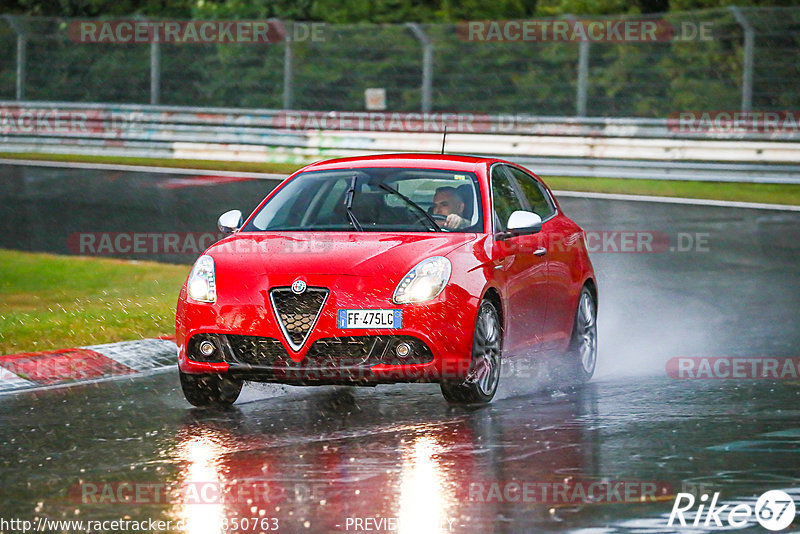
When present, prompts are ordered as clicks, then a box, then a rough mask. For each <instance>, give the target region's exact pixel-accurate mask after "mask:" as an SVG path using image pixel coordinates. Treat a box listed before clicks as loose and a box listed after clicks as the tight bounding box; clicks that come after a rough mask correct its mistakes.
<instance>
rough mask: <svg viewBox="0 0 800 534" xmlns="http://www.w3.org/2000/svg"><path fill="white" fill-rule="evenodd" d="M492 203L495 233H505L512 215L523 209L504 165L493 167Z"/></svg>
mask: <svg viewBox="0 0 800 534" xmlns="http://www.w3.org/2000/svg"><path fill="white" fill-rule="evenodd" d="M492 202H493V203H494V206H493V210H494V211H493V217H494V230H495V232H498V231H499V232H502V231H504V230H505V229H506V223H508V218H509V217H510V216H511V214H512V213H514V212H515V211H517V210H521V209H523V208H522V204H521V203H520V201H519V198H518V197H517V193H516V192H515V191H514V186H512V185H511V180H509V177H508V175H507V174H506V173H505V171H504V170H503V166H502V165H495V166H494V167H492Z"/></svg>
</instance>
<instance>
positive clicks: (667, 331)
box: [0, 166, 800, 533]
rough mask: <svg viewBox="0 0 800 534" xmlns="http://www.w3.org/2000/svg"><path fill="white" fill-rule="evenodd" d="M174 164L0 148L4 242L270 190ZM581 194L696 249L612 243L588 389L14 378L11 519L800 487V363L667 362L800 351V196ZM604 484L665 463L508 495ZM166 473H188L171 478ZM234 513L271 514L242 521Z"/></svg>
mask: <svg viewBox="0 0 800 534" xmlns="http://www.w3.org/2000/svg"><path fill="white" fill-rule="evenodd" d="M81 176H82V178H81ZM177 178H180V179H181V180H183V182H185V181H186V180H185V177H176V176H172V175H144V174H141V173H139V174H136V175H133V176H129V175H126V174H125V173H120V172H114V173H111V172H109V171H80V173H76V172H75V171H64V170H61V171H57V170H53V169H49V170H45V171H43V170H42V169H35V168H30V167H21V166H14V167H11V168H10V167H8V166H3V167H0V183H3V184H4V187H3V188H0V190H2V192H1V193H0V196H2V197H3V198H2V199H0V200H2V205H3V216H2V217H0V224H2V225H3V228H2V230H3V231H2V232H0V234H2V241H0V246H3V247H9V248H22V249H28V250H31V249H33V250H54V251H60V252H66V251H67V248H64V249H62V250H59V249H58V247H59V246H64V247H65V245H64V243H65V239H66V238H67V237H68V236H69V235H70V234H71V233H74V232H97V231H107V232H120V231H133V230H135V231H148V229H149V230H150V231H173V230H180V231H197V232H201V231H207V230H209V231H213V227H214V224H215V220H216V216H217V215H218V214H219V212H221V211H223V210H225V209H229V208H233V207H240V208H243V209H245V210H246V209H250V208H252V207H253V206H254V205H255V204H256V203H257V201H258V200H260V198H261V197H262V196H263V193H264V191H265V189H269V187H265V183H263V182H259V181H256V180H252V181H242V182H229V183H220V184H217V185H207V184H206V185H200V184H199V183H198V184H194V185H192V184H191V183H190V184H189V185H184V186H180V187H172V188H170V187H166V186H164V185H159V184H164V183H169V182H168V181H169V180H176V179H177ZM190 182H191V181H190ZM9 183H10V184H11V186H9V185H8V184H9ZM173 183H176V182H173ZM37 184H38V185H37ZM132 184H135V185H136V187H135V188H134V187H132ZM56 188H62V189H60V190H59V193H58V194H56V193H55V192H54V191H55V190H56ZM86 191H90V192H91V193H86V194H85V195H81V194H80V193H82V192H86ZM109 196H112V197H114V198H117V199H118V200H116V201H115V202H116V204H114V205H113V206H105V205H104V203H103V199H104V198H106V199H107V198H108V197H109ZM561 203H562V207H563V208H564V210H565V211H566V212H567V214H568V215H570V216H571V217H572V218H574V219H575V220H576V221H577V222H579V223H580V224H581V225H583V226H584V228H586V229H587V230H590V231H600V230H612V231H619V230H629V231H653V232H664V233H666V234H668V235H669V236H670V240H671V246H672V247H673V248H680V247H681V246H684V245H686V248H689V249H690V250H687V251H684V252H680V251H678V250H673V251H669V250H665V251H663V252H659V253H615V252H608V251H602V250H600V251H597V252H596V253H594V254H593V261H594V264H595V269H596V271H597V273H598V282H599V286H600V317H599V321H598V326H599V335H600V351H599V367H598V371H597V374H596V378H595V379H594V380H593V381H592V382H591V383H590V384H589V385H588V386H586V387H583V388H580V389H578V390H577V391H573V390H571V389H569V388H565V387H563V386H562V385H560V384H558V383H555V382H553V381H552V380H550V378H549V371H548V364H545V365H542V366H540V367H538V368H537V369H536V373H533V374H524V375H520V374H517V375H515V374H514V373H507V374H506V375H505V376H504V377H503V381H502V383H501V391H500V392H499V394H498V397H497V398H496V399H495V401H494V402H493V403H492V404H491V405H490V406H489V407H487V408H484V409H480V410H474V411H468V410H464V409H456V408H449V407H448V406H447V405H446V404H445V403H444V401H443V400H442V398H441V395H440V394H439V391H438V387H437V386H435V385H397V386H379V387H377V388H365V389H349V388H332V387H325V388H290V387H280V386H263V385H257V386H248V387H247V388H246V390H245V392H244V393H243V398H242V399H241V400H240V402H239V403H237V405H235V407H234V408H233V409H232V410H230V411H223V412H215V411H203V410H195V409H191V408H190V407H189V405H188V404H187V403H186V402H185V401H184V400H183V397H182V394H181V392H180V390H179V386H178V384H177V376H176V375H175V374H174V373H166V374H159V375H153V376H140V377H136V378H133V379H119V380H114V381H109V382H102V383H96V384H91V385H84V386H78V387H72V388H66V389H59V390H49V391H40V392H33V393H23V394H18V395H7V396H3V397H0V473H1V474H2V484H0V519H6V520H7V519H10V518H18V519H23V520H25V519H27V520H34V519H35V518H39V517H47V518H64V519H73V520H76V519H82V520H105V519H108V520H111V519H124V518H129V519H135V520H144V519H154V520H155V519H163V520H173V521H184V524H183V526H185V527H186V528H185V529H186V531H188V532H192V533H195V532H197V533H199V532H224V531H227V532H234V531H236V532H260V531H261V530H265V531H268V530H267V529H266V528H263V527H274V526H275V523H274V522H272V521H271V520H272V519H276V520H277V526H278V530H277V531H278V532H395V531H400V532H414V533H422V532H470V533H472V532H491V531H494V532H537V531H575V532H577V531H581V532H592V533H605V532H608V533H611V532H666V531H672V530H674V531H676V532H687V531H689V530H688V529H683V530H681V529H671V528H669V527H667V526H666V525H667V517H666V515H668V514H669V512H670V510H671V509H672V504H673V500H674V499H673V497H672V495H674V494H675V493H676V492H679V491H682V490H692V491H696V492H698V494H699V493H702V492H706V493H713V492H717V491H718V492H720V493H721V495H720V501H721V502H722V501H725V502H729V501H737V500H741V499H745V500H747V499H751V498H752V497H754V496H758V495H759V494H761V493H762V492H764V491H767V490H771V489H781V488H783V489H790V488H794V491H797V488H800V408H799V407H798V400H800V381H796V380H795V381H793V380H784V381H774V380H750V381H747V380H736V381H733V380H675V379H672V378H669V377H668V376H667V374H666V367H665V366H666V362H667V361H668V360H669V359H670V358H675V357H683V356H692V357H717V356H724V357H794V358H796V357H798V356H800V354H798V352H800V350H799V348H800V328H798V327H797V317H796V316H797V311H798V308H799V306H798V303H799V302H800V276H799V275H800V266H798V258H800V250H799V249H800V245H798V242H797V237H798V236H800V214H798V213H782V212H770V211H759V210H738V209H727V208H709V207H700V206H676V205H668V204H651V203H638V202H619V201H601V200H582V199H572V198H564V199H561ZM188 204H190V205H188ZM10 206H12V207H13V208H10ZM21 221H24V222H26V223H28V224H25V225H24V226H20V222H21ZM139 229H143V230H139ZM681 236H682V237H681ZM689 236H693V237H692V240H693V241H694V246H692V247H689V246H688V245H687V243H688V241H689V240H690V237H689ZM698 238H699V239H700V241H701V242H702V245H700V246H699V247H698V246H697V239H698ZM193 259H194V258H193V257H182V258H175V259H173V261H178V260H179V261H183V262H186V263H189V262H191V261H192V260H193ZM176 292H177V289H176ZM595 481H604V482H605V483H606V486H613V484H615V483H620V482H622V483H623V484H626V485H629V486H631V487H634V488H635V487H642V486H641V485H642V484H653V487H655V488H657V490H656V492H655V493H656V496H657V497H658V499H657V500H656V501H655V502H645V503H641V502H623V503H620V502H616V501H618V500H620V499H615V498H614V497H615V496H614V495H613V494H611V495H610V496H609V499H610V500H611V501H615V502H606V500H602V499H601V502H596V503H587V502H585V501H582V500H581V499H579V498H576V494H574V493H571V494H569V496H568V498H567V499H556V501H557V502H553V499H549V500H548V499H541V498H539V499H537V498H536V496H535V495H534V496H528V498H520V495H519V494H518V493H514V492H513V491H512V492H511V493H510V494H508V495H503V493H502V491H503V489H508V488H513V487H514V486H513V484H515V483H516V484H528V485H529V486H530V485H534V484H538V485H539V487H541V486H547V487H554V486H553V485H554V484H556V483H564V484H567V485H568V487H569V488H576V487H586V486H587V484H589V483H590V482H595ZM126 483H129V484H132V486H130V487H134V488H137V489H138V490H139V491H140V492H141V493H140V495H138V497H133V498H132V500H133V501H135V502H119V500H120V498H123V500H125V499H124V498H125V497H130V492H128V491H127V488H128V486H125V484H126ZM163 484H166V485H169V486H170V487H173V488H175V487H182V488H184V493H183V494H169V495H167V496H165V495H164V494H163V492H161V491H160V488H161V485H163ZM637 484H638V485H639V486H637ZM209 487H211V488H214V487H216V488H219V487H222V488H223V489H224V491H225V492H226V493H225V495H226V497H225V498H224V499H222V501H223V502H220V499H213V495H212V496H211V497H212V498H210V499H205V501H207V500H211V501H213V502H211V503H207V502H205V501H204V499H203V498H199V499H196V498H194V494H193V493H192V490H196V491H202V490H203V489H206V490H207V489H208V488H209ZM648 487H649V486H648ZM496 489H499V490H500V493H497V491H496ZM539 495H540V494H539ZM207 496H208V495H207ZM795 497H796V501H797V502H798V504H799V505H800V498H798V496H797V495H796V494H795ZM165 499H166V500H167V502H164V500H165ZM542 500H544V501H545V502H539V501H542ZM633 500H634V501H635V498H634V499H633ZM93 501H101V502H93ZM155 501H158V502H155ZM751 504H752V503H751ZM665 514H666V515H665ZM233 518H239V520H242V519H243V518H249V519H250V518H257V519H258V527H259V528H253V526H254V525H250V524H248V528H246V529H245V528H242V527H243V526H244V525H243V524H242V523H240V524H239V525H238V526H239V527H240V528H239V529H238V530H236V529H233V528H231V527H233V524H232V519H233ZM263 519H269V520H270V521H267V522H266V523H264V522H263ZM368 519H371V521H367V520H368ZM358 520H360V521H361V522H360V523H359V522H357V521H358ZM254 523H255V521H254ZM1 526H2V525H1V524H0V527H1ZM226 527H227V529H226ZM359 527H360V528H359ZM0 530H4V529H3V528H0ZM172 530H175V528H174V527H173V528H172ZM748 530H752V531H753V532H766V531H765V530H764V529H763V528H762V527H760V526H757V525H756V526H752V527H751V528H749V529H748ZM789 530H791V528H790V529H789ZM5 531H6V532H13V531H14V530H13V529H5ZM128 531H130V530H128ZM273 531H274V530H273ZM693 531H694V532H697V531H698V529H695V530H693Z"/></svg>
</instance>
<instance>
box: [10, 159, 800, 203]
mask: <svg viewBox="0 0 800 534" xmlns="http://www.w3.org/2000/svg"><path fill="white" fill-rule="evenodd" d="M0 158H9V159H11V158H13V159H32V160H46V161H64V162H88V163H116V164H122V165H150V166H156V167H176V168H177V167H181V168H188V169H210V170H225V171H249V172H268V173H277V174H286V175H288V174H291V173H292V172H294V171H296V170H297V169H299V168H300V167H301V165H298V164H294V163H253V162H239V161H211V160H193V159H167V158H127V157H114V156H83V155H75V154H39V153H0ZM531 170H532V171H534V172H535V171H536V169H531ZM544 179H545V181H546V182H547V184H548V185H549V186H550V187H551V188H553V189H559V190H562V191H591V192H596V193H623V194H628V195H653V196H667V197H687V198H706V199H712V200H736V201H741V202H763V203H767V204H791V205H800V185H786V184H750V183H728V182H692V181H680V180H634V179H625V178H572V177H565V176H544Z"/></svg>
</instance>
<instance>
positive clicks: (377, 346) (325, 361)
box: [306, 336, 433, 367]
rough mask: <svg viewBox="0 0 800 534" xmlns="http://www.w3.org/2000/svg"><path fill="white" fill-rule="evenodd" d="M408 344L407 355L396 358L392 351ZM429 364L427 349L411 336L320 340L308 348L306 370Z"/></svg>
mask: <svg viewBox="0 0 800 534" xmlns="http://www.w3.org/2000/svg"><path fill="white" fill-rule="evenodd" d="M400 343H408V344H409V345H410V347H411V353H410V354H409V355H408V356H407V357H405V358H399V357H397V356H396V355H395V353H394V350H395V348H396V347H397V345H399V344H400ZM432 360H433V354H432V353H431V350H430V348H428V346H427V345H426V344H425V343H423V342H422V341H421V340H419V339H417V338H415V337H413V336H342V337H327V338H321V339H318V340H317V341H315V342H314V344H313V345H311V347H309V349H308V352H307V353H306V361H307V362H308V363H307V365H308V366H309V367H330V366H333V367H353V366H358V365H375V364H379V363H383V364H391V365H398V364H412V363H428V362H430V361H432Z"/></svg>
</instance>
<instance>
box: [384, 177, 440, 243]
mask: <svg viewBox="0 0 800 534" xmlns="http://www.w3.org/2000/svg"><path fill="white" fill-rule="evenodd" d="M378 187H380V188H381V189H383V190H384V191H388V192H390V193H392V194H393V195H397V196H398V197H400V198H402V199H403V200H405V201H406V203H407V204H408V205H409V206H411V207H412V208H414V209H415V210H417V211H418V212H420V213H421V214H422V215H424V216H425V218H426V219H428V221H430V223H431V225H432V226H433V229H434V230H435V231H437V232H442V231H443V230H442V229H441V228H440V227H439V225H438V224H436V221H434V220H433V217H431V216H430V214H429V213H428V212H427V211H425V210H424V209H422V206H420V205H419V204H417V203H416V202H414V201H413V200H411V199H410V198H408V197H407V196H405V195H404V194H403V193H401V192H400V191H398V190H397V189H395V188H393V187H391V186H388V185H386V184H384V183H380V184H378Z"/></svg>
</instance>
